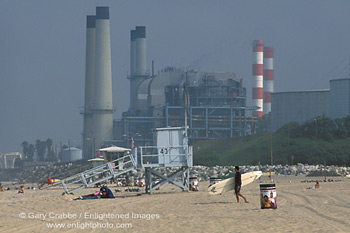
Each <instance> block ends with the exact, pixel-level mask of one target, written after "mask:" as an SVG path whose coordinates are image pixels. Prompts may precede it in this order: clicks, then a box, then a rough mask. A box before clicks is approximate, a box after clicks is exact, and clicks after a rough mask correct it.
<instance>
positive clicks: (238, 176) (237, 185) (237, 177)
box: [235, 166, 248, 203]
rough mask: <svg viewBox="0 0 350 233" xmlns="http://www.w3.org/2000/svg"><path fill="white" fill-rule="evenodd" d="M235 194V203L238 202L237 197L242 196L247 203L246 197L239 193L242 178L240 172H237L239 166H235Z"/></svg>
mask: <svg viewBox="0 0 350 233" xmlns="http://www.w3.org/2000/svg"><path fill="white" fill-rule="evenodd" d="M235 172H236V175H235V194H236V198H237V203H239V197H242V198H243V199H244V201H245V203H248V201H247V198H246V197H245V196H243V195H242V194H241V186H242V179H241V173H240V172H239V167H238V166H235Z"/></svg>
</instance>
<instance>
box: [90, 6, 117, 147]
mask: <svg viewBox="0 0 350 233" xmlns="http://www.w3.org/2000/svg"><path fill="white" fill-rule="evenodd" d="M95 46H96V47H95V49H96V52H95V90H94V98H95V102H94V115H93V125H94V126H93V130H94V141H95V149H96V150H97V149H99V148H100V147H101V145H102V143H103V141H108V140H113V104H112V67H111V42H110V25H109V8H108V7H96V44H95Z"/></svg>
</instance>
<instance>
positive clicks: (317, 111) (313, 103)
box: [271, 90, 330, 131]
mask: <svg viewBox="0 0 350 233" xmlns="http://www.w3.org/2000/svg"><path fill="white" fill-rule="evenodd" d="M329 96H330V91H329V90H315V91H289V92H275V93H273V94H272V95H271V100H272V109H271V130H272V131H276V130H278V129H279V128H280V127H282V126H283V125H285V124H287V123H289V122H292V121H295V122H298V123H300V124H303V123H305V122H306V121H309V120H312V119H314V118H316V117H320V116H325V117H328V116H329V112H330V102H329Z"/></svg>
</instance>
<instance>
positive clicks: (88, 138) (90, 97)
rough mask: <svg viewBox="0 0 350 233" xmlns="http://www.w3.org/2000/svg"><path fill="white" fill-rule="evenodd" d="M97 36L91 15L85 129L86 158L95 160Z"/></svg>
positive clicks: (88, 17)
mask: <svg viewBox="0 0 350 233" xmlns="http://www.w3.org/2000/svg"><path fill="white" fill-rule="evenodd" d="M95 35H96V17H95V16H94V15H89V16H87V18H86V55H85V56H86V57H85V103H84V111H83V115H84V129H83V155H84V158H86V159H89V158H93V155H94V152H93V114H92V110H93V108H94V81H95V79H94V77H95Z"/></svg>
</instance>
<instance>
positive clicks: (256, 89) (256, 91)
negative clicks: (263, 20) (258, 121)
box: [252, 40, 264, 117]
mask: <svg viewBox="0 0 350 233" xmlns="http://www.w3.org/2000/svg"><path fill="white" fill-rule="evenodd" d="M263 54H264V42H263V41H262V40H255V41H253V89H252V99H253V106H257V107H258V109H257V110H256V111H254V112H253V115H254V116H258V117H262V115H263V107H264V104H263V79H264V78H263V76H264V67H263V61H264V60H263V57H264V55H263Z"/></svg>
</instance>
